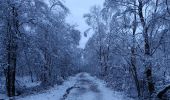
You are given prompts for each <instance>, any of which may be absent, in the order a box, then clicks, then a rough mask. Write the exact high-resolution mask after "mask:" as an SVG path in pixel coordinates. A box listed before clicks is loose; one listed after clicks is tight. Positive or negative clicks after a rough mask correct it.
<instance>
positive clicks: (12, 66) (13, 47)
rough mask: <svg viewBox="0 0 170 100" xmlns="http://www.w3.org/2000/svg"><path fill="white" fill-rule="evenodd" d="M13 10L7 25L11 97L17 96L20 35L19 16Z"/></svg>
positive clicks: (7, 85)
mask: <svg viewBox="0 0 170 100" xmlns="http://www.w3.org/2000/svg"><path fill="white" fill-rule="evenodd" d="M11 8H12V11H10V12H12V15H10V14H9V17H11V18H9V19H8V24H7V27H8V29H7V43H8V45H7V63H8V67H7V73H6V88H7V94H8V96H9V97H13V96H15V74H16V61H17V41H16V38H17V34H18V27H19V24H18V20H17V19H16V18H17V16H18V13H17V10H16V8H15V7H11Z"/></svg>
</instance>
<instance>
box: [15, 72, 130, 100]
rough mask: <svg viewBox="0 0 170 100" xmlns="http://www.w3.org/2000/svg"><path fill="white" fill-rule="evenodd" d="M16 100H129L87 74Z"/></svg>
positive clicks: (81, 74)
mask: <svg viewBox="0 0 170 100" xmlns="http://www.w3.org/2000/svg"><path fill="white" fill-rule="evenodd" d="M16 99H17V100H130V99H129V98H127V97H126V96H124V95H123V94H121V93H119V92H115V91H113V90H111V89H109V88H107V87H106V85H105V82H104V81H102V80H99V79H97V78H95V77H92V76H90V75H89V74H87V73H80V74H78V75H76V76H75V77H70V78H69V79H68V80H67V81H65V82H64V83H63V85H61V86H57V85H56V86H55V87H53V88H51V89H50V90H47V91H46V92H44V93H41V94H35V95H31V96H27V97H17V98H16Z"/></svg>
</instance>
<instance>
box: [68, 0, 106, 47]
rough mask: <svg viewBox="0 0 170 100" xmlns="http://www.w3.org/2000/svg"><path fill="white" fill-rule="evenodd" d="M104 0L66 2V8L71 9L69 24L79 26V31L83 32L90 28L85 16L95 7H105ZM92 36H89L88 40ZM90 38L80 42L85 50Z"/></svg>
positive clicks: (83, 38)
mask: <svg viewBox="0 0 170 100" xmlns="http://www.w3.org/2000/svg"><path fill="white" fill-rule="evenodd" d="M103 2H104V0H65V4H66V6H67V7H68V8H69V9H70V15H69V16H68V17H67V19H66V20H67V22H68V23H70V24H76V25H78V27H77V29H78V30H80V31H81V33H82V34H83V32H84V31H85V30H86V29H87V28H88V26H87V25H86V23H85V21H84V18H83V15H84V14H86V13H88V12H89V10H90V8H91V7H92V6H94V5H100V6H102V5H103ZM89 37H90V35H89V36H88V38H89ZM88 38H85V37H83V35H82V39H81V41H80V47H81V48H84V46H85V44H86V42H87V41H88Z"/></svg>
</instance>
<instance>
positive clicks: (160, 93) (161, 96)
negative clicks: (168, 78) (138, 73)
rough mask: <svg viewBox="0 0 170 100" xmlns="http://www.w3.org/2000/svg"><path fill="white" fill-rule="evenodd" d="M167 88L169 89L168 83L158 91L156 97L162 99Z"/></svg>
mask: <svg viewBox="0 0 170 100" xmlns="http://www.w3.org/2000/svg"><path fill="white" fill-rule="evenodd" d="M168 90H170V85H168V86H166V87H165V88H164V89H163V90H161V91H160V92H158V94H157V97H158V98H159V99H163V96H164V94H165V93H166V92H167V91H168Z"/></svg>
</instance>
